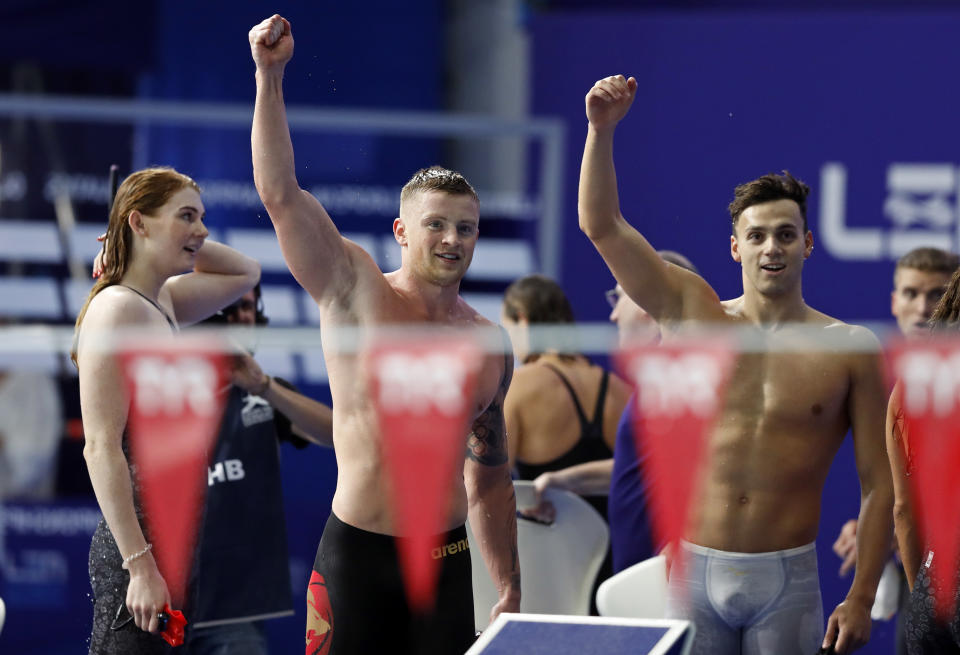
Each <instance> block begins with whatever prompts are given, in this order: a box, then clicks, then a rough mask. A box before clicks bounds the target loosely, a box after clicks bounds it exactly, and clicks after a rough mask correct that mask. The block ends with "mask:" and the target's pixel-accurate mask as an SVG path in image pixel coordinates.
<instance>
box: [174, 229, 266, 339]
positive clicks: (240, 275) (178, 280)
mask: <svg viewBox="0 0 960 655" xmlns="http://www.w3.org/2000/svg"><path fill="white" fill-rule="evenodd" d="M259 281H260V264H258V263H257V261H256V260H255V259H253V258H251V257H247V256H246V255H244V254H243V253H241V252H238V251H236V250H234V249H233V248H230V247H229V246H225V245H223V244H222V243H216V242H215V241H206V242H205V243H204V244H203V247H201V248H200V250H198V251H197V260H196V263H195V264H194V267H193V272H192V273H185V274H184V275H176V276H174V277H171V278H170V279H168V280H167V281H166V282H165V283H164V285H163V288H162V289H161V291H160V294H161V298H162V297H163V296H164V295H166V294H169V301H170V304H171V306H172V307H173V311H174V315H175V316H176V317H177V322H178V323H179V324H180V325H190V324H192V323H196V322H198V321H202V320H203V319H205V318H207V317H208V316H212V315H213V314H215V313H216V312H217V310H219V309H221V308H223V307H226V306H227V305H229V304H230V303H232V302H234V301H235V300H237V298H239V297H240V296H242V295H243V294H245V293H246V292H247V291H250V289H252V288H253V287H254V286H255V285H256V284H257V282H259ZM165 300H166V299H165V298H164V299H163V300H161V302H163V301H165Z"/></svg>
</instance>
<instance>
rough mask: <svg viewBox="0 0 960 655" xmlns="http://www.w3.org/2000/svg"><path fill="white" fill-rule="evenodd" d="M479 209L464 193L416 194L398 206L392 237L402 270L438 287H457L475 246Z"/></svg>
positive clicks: (470, 197)
mask: <svg viewBox="0 0 960 655" xmlns="http://www.w3.org/2000/svg"><path fill="white" fill-rule="evenodd" d="M479 224H480V210H479V207H478V205H477V201H476V200H474V198H473V197H472V196H470V195H467V194H451V193H447V192H445V191H433V190H431V191H419V192H416V193H414V194H412V195H410V197H408V198H406V199H404V200H403V201H402V202H401V203H400V217H399V218H397V219H396V220H394V222H393V234H394V237H395V238H396V240H397V242H398V243H399V244H400V247H401V262H402V263H401V267H402V268H404V269H408V270H409V271H410V272H411V273H412V274H413V276H414V277H416V278H417V279H420V280H423V281H426V282H428V283H430V284H435V285H438V286H450V285H453V284H459V282H460V280H461V279H463V276H464V275H465V274H466V272H467V268H468V267H469V266H470V261H471V260H472V259H473V249H474V248H475V247H476V245H477V236H478V233H479Z"/></svg>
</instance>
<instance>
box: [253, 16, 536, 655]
mask: <svg viewBox="0 0 960 655" xmlns="http://www.w3.org/2000/svg"><path fill="white" fill-rule="evenodd" d="M249 38H250V48H251V50H252V54H253V59H254V61H255V62H256V65H257V71H256V81H257V100H256V107H255V110H254V118H253V134H252V146H253V169H254V182H255V183H256V186H257V190H258V191H259V193H260V198H261V199H262V201H263V204H264V206H265V207H266V208H267V211H268V212H269V214H270V219H271V220H272V221H273V225H274V228H275V229H276V232H277V237H278V239H279V242H280V248H281V250H282V252H283V256H284V259H285V260H286V262H287V266H288V267H289V268H290V271H291V272H292V273H293V275H294V277H295V278H296V279H297V281H298V282H299V283H300V284H301V285H302V286H303V288H304V289H306V290H307V291H308V292H309V293H310V295H311V296H312V297H313V299H314V300H315V301H316V302H317V304H318V306H319V308H320V315H321V326H322V328H323V329H328V328H337V327H351V328H356V329H358V330H360V331H361V332H368V331H371V330H373V329H375V328H376V327H377V326H380V325H387V324H398V323H419V324H423V325H425V326H461V327H464V328H468V327H481V328H490V327H492V324H491V323H490V322H489V321H487V320H486V319H484V318H482V317H481V316H480V315H479V314H478V313H477V312H476V311H474V310H473V309H472V308H471V307H469V306H468V305H467V303H465V302H464V301H463V299H462V298H460V296H459V289H460V280H461V279H462V278H463V276H464V273H466V270H467V267H468V266H469V264H470V260H471V257H472V256H473V250H474V247H475V245H476V242H477V229H478V223H479V206H478V200H477V195H476V193H475V192H474V190H473V188H472V187H471V186H470V185H469V183H468V182H467V181H466V180H465V179H464V178H463V176H462V175H460V174H459V173H455V172H453V171H449V170H446V169H443V168H439V167H433V168H429V169H422V170H420V171H418V172H417V173H416V174H415V175H414V176H413V178H411V180H410V181H409V182H408V183H407V184H406V186H404V188H403V190H402V192H401V195H400V216H399V218H397V219H395V220H394V222H393V234H394V237H395V238H396V240H397V242H398V243H399V245H400V249H401V264H400V268H399V269H398V270H396V271H393V272H390V273H387V274H383V273H381V271H380V269H379V268H378V267H377V264H376V263H375V262H374V261H373V259H372V258H371V257H370V256H369V255H368V254H367V253H366V252H364V251H363V250H362V249H361V248H360V247H359V246H357V245H356V244H355V243H353V242H351V241H349V240H347V239H344V238H343V237H342V236H341V235H340V233H339V232H338V231H337V227H336V225H334V223H333V221H332V220H331V219H330V216H329V215H328V214H327V212H326V210H324V208H323V206H322V205H321V204H320V203H319V202H318V201H317V199H316V198H314V197H313V196H312V195H310V193H308V192H307V191H304V190H303V189H301V188H300V187H299V185H298V183H297V179H296V175H295V172H294V162H293V146H292V144H291V140H290V134H289V129H288V126H287V120H286V114H285V109H284V103H283V93H282V80H283V71H284V67H285V65H286V63H287V62H288V61H289V60H290V58H291V56H292V55H293V36H292V33H291V30H290V23H289V22H287V21H286V20H285V19H283V18H281V17H280V16H273V17H271V18H268V19H266V20H265V21H263V22H262V23H260V24H259V25H257V26H256V27H254V28H253V29H252V30H251V31H250V35H249ZM324 356H325V358H326V363H327V368H328V371H329V378H330V390H331V395H332V397H333V408H334V409H333V441H334V446H335V449H336V456H337V465H338V469H339V473H338V477H337V488H336V491H335V493H334V497H333V506H332V511H331V514H330V519H329V520H328V522H327V525H326V527H325V529H324V533H323V537H322V539H321V541H320V546H319V548H318V550H317V559H316V562H315V564H314V574H313V577H312V578H311V585H310V591H308V608H307V609H308V618H307V652H308V653H315V652H316V653H328V652H329V653H388V652H389V653H395V652H396V653H406V652H413V648H414V647H415V644H414V643H412V642H414V641H416V639H417V637H414V636H412V633H413V632H415V630H414V628H413V626H414V624H416V626H417V628H416V631H417V633H418V634H419V635H421V636H422V635H428V636H429V638H430V639H431V641H429V643H419V644H416V646H417V647H419V648H423V649H424V650H423V651H422V652H430V653H458V654H459V653H463V652H464V651H465V650H466V649H467V648H468V647H469V645H470V643H471V641H472V639H473V635H474V623H473V597H472V590H471V574H470V555H469V552H468V551H466V550H464V549H462V548H458V547H457V546H456V543H457V542H459V540H460V539H463V538H465V530H464V521H465V520H466V518H467V515H468V514H469V518H470V524H471V527H472V529H473V532H474V534H475V535H476V537H477V543H478V544H479V545H480V548H481V550H482V555H483V558H484V561H485V562H486V564H487V568H488V569H489V572H490V574H491V576H492V577H493V580H494V584H495V586H496V587H497V589H498V590H499V601H498V603H497V604H496V606H494V608H493V609H492V611H491V617H493V616H496V615H497V614H499V613H500V612H503V611H514V612H515V611H518V610H519V607H520V570H519V563H518V557H517V533H516V530H517V527H516V501H515V498H514V493H513V483H512V482H511V479H510V471H509V470H508V467H507V448H506V434H505V428H504V419H503V399H504V396H505V394H506V391H507V388H508V386H509V384H510V377H511V373H512V366H513V357H512V353H511V352H510V350H509V349H506V350H505V352H504V353H502V354H500V353H497V354H494V355H490V356H487V357H486V358H485V359H484V365H483V368H482V370H481V372H480V373H479V377H478V379H477V385H476V387H477V388H476V392H475V393H476V397H475V399H474V406H473V409H474V412H473V413H472V416H471V418H472V419H473V426H472V428H471V430H470V431H469V434H464V435H463V438H464V444H465V446H466V450H467V457H466V461H465V465H464V468H463V475H462V477H461V476H459V475H458V476H457V477H456V481H455V483H453V484H451V487H450V491H449V501H448V507H449V517H450V518H449V527H450V529H451V531H450V533H449V534H448V535H446V536H445V537H444V538H445V539H447V540H452V541H453V542H455V543H454V545H453V546H452V547H451V548H444V549H442V551H443V552H444V553H447V554H446V555H444V556H443V557H442V558H441V573H440V581H439V583H438V597H437V599H436V603H435V612H434V614H433V615H432V616H430V617H427V619H426V627H425V629H424V626H423V620H421V618H417V617H414V616H413V615H411V613H410V611H409V609H408V608H407V606H406V603H405V600H404V592H403V588H402V584H401V582H400V578H399V573H398V571H397V563H396V553H395V549H394V538H393V536H392V535H395V534H396V529H395V524H394V520H393V514H392V511H391V510H392V508H391V505H390V499H389V498H388V493H389V488H388V481H387V480H385V470H384V467H385V462H384V461H383V457H382V451H381V435H380V432H379V429H378V427H377V418H376V415H375V408H374V406H373V402H374V401H373V398H372V397H371V392H370V389H369V388H368V387H367V384H366V382H365V376H364V375H363V370H362V363H363V361H364V357H365V354H364V353H363V352H359V353H351V352H340V351H338V349H336V348H335V347H331V345H330V342H329V340H326V341H325V343H324ZM431 465H432V463H431V462H423V466H424V468H428V467H430V466H431ZM448 543H449V541H448ZM331 645H332V647H331ZM326 649H329V650H326Z"/></svg>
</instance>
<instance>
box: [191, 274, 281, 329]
mask: <svg viewBox="0 0 960 655" xmlns="http://www.w3.org/2000/svg"><path fill="white" fill-rule="evenodd" d="M244 295H246V294H244ZM240 300H241V299H237V300H235V301H234V302H232V303H230V304H229V305H227V306H226V307H224V308H223V309H221V310H220V311H219V312H217V313H216V314H214V315H213V316H211V317H209V318H206V319H204V320H203V321H201V324H203V325H227V324H228V323H230V317H231V316H234V317H235V316H236V315H237V312H239V311H240ZM253 302H254V311H255V312H256V318H254V323H255V324H256V325H267V324H269V323H270V319H269V318H268V317H267V315H266V314H265V313H264V310H263V291H262V290H261V289H260V283H259V282H257V283H256V285H254V287H253Z"/></svg>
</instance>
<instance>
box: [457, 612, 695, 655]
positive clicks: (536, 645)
mask: <svg viewBox="0 0 960 655" xmlns="http://www.w3.org/2000/svg"><path fill="white" fill-rule="evenodd" d="M693 633H694V627H693V624H692V623H690V622H689V621H675V620H669V619H620V618H613V617H601V616H559V615H555V614H501V615H500V616H498V617H497V620H496V621H494V622H493V623H492V624H491V625H490V627H489V628H487V629H486V630H484V631H483V634H482V635H480V638H479V639H478V640H477V642H476V643H475V644H474V645H473V647H471V648H470V650H468V651H467V652H466V655H515V654H517V655H585V654H589V653H603V654H604V655H627V654H628V653H629V654H630V655H687V653H689V652H690V646H691V644H692V643H693Z"/></svg>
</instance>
